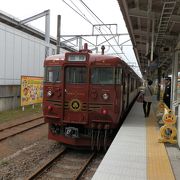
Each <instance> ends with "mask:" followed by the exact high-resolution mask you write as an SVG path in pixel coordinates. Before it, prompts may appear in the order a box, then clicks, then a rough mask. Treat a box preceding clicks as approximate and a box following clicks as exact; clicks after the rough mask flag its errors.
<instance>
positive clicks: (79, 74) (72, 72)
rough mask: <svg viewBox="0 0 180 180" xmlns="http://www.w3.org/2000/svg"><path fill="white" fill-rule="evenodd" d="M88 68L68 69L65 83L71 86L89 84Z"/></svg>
mask: <svg viewBox="0 0 180 180" xmlns="http://www.w3.org/2000/svg"><path fill="white" fill-rule="evenodd" d="M87 72H88V70H87V67H67V68H66V69H65V81H66V83H69V84H81V83H87Z"/></svg>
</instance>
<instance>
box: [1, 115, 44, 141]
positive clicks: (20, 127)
mask: <svg viewBox="0 0 180 180" xmlns="http://www.w3.org/2000/svg"><path fill="white" fill-rule="evenodd" d="M42 124H45V123H44V121H43V116H40V117H38V118H34V119H31V120H29V121H24V122H21V123H17V124H14V125H11V126H8V127H4V128H0V141H3V140H5V139H7V138H9V137H12V136H15V135H17V134H20V133H22V132H25V131H28V130H30V129H33V128H35V127H38V126H40V125H42Z"/></svg>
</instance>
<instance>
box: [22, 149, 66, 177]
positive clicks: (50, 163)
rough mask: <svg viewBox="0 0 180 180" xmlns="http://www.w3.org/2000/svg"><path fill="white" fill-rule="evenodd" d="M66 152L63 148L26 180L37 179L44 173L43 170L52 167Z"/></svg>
mask: <svg viewBox="0 0 180 180" xmlns="http://www.w3.org/2000/svg"><path fill="white" fill-rule="evenodd" d="M66 150H67V149H66V148H64V149H63V150H62V151H60V152H59V153H58V154H57V155H56V156H55V157H53V158H52V159H50V160H49V161H48V162H47V163H46V164H44V165H43V166H42V167H40V168H39V169H38V170H37V171H36V172H34V173H33V174H32V175H30V176H29V177H28V178H27V179H26V180H32V179H35V178H37V177H39V176H40V175H42V174H43V173H44V170H47V169H49V168H50V167H51V166H52V164H53V162H55V161H57V160H58V159H59V158H60V157H61V156H62V155H63V154H64V153H65V152H66Z"/></svg>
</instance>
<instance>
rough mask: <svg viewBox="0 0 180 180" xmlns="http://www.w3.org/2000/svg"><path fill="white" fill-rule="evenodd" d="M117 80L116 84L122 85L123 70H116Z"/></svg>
mask: <svg viewBox="0 0 180 180" xmlns="http://www.w3.org/2000/svg"><path fill="white" fill-rule="evenodd" d="M115 74H116V75H115V78H116V84H121V81H122V69H121V68H116V72H115Z"/></svg>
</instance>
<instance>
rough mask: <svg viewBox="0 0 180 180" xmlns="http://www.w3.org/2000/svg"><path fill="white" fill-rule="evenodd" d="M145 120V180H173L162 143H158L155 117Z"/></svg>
mask: <svg viewBox="0 0 180 180" xmlns="http://www.w3.org/2000/svg"><path fill="white" fill-rule="evenodd" d="M146 120H147V179H148V180H175V177H174V174H173V171H172V168H171V164H170V161H169V158H168V155H167V152H166V149H165V146H164V144H163V143H158V138H159V128H158V127H157V124H156V122H155V116H153V115H152V114H151V116H150V117H149V118H148V119H146Z"/></svg>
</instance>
